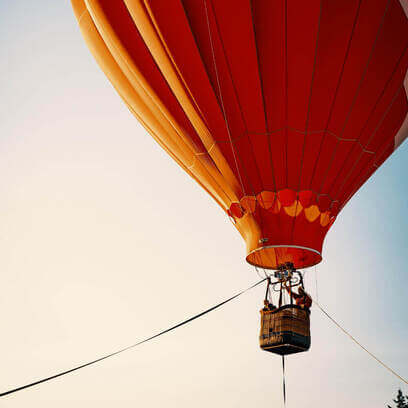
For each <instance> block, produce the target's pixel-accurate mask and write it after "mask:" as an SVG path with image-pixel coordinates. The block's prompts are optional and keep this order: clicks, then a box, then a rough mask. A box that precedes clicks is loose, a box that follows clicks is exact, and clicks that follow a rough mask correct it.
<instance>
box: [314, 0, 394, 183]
mask: <svg viewBox="0 0 408 408" xmlns="http://www.w3.org/2000/svg"><path fill="white" fill-rule="evenodd" d="M389 5H390V0H388V2H387V5H386V7H385V10H384V13H383V15H382V18H381V22H380V25H379V27H378V29H377V33H376V36H375V39H374V43H373V45H372V47H371V51H370V55H369V56H368V59H367V62H366V65H365V67H364V71H363V73H362V75H361V78H360V81H359V83H358V86H357V89H356V92H355V93H354V96H353V100H352V102H351V105H350V108H349V110H348V113H347V116H346V120H345V121H344V124H343V127H342V130H341V132H340V137H341V136H342V134H343V132H344V130H345V128H346V126H347V123H348V120H349V119H350V116H351V112H352V111H353V108H354V105H355V102H356V100H357V96H358V95H359V92H360V89H361V85H362V83H363V82H364V79H365V76H366V74H367V71H368V67H369V65H370V62H371V59H372V57H373V55H374V50H375V48H376V46H377V41H378V39H379V38H380V33H381V32H382V29H383V26H384V22H385V16H386V15H387V12H388V9H389ZM338 145H339V141H338V140H337V141H336V146H335V148H334V150H333V153H332V155H331V157H330V160H329V163H328V166H327V168H326V172H325V174H324V177H323V179H322V181H321V183H320V187H319V188H318V190H319V191H320V190H321V189H322V187H323V185H324V183H325V181H326V178H327V176H328V174H329V171H330V169H331V166H332V164H333V163H334V157H335V156H336V153H337V148H338Z"/></svg>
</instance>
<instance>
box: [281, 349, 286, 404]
mask: <svg viewBox="0 0 408 408" xmlns="http://www.w3.org/2000/svg"><path fill="white" fill-rule="evenodd" d="M282 387H283V406H284V407H285V408H286V381H285V355H282Z"/></svg>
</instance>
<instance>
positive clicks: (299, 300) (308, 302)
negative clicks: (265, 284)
mask: <svg viewBox="0 0 408 408" xmlns="http://www.w3.org/2000/svg"><path fill="white" fill-rule="evenodd" d="M285 288H286V290H287V291H288V293H289V294H290V295H292V296H293V298H294V299H295V302H296V305H297V306H300V307H301V308H302V309H306V310H309V309H310V307H311V306H312V298H311V297H310V295H308V294H307V293H306V292H305V290H304V289H303V287H302V286H299V289H298V293H294V292H292V289H291V288H290V286H287V285H285Z"/></svg>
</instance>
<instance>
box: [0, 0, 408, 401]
mask: <svg viewBox="0 0 408 408" xmlns="http://www.w3.org/2000/svg"><path fill="white" fill-rule="evenodd" d="M0 49H1V51H2V55H3V58H2V64H1V66H0V89H1V97H2V109H1V110H0V130H1V138H0V271H1V275H0V287H1V288H2V290H1V296H0V310H1V320H2V334H1V337H0V338H1V341H0V345H1V347H0V361H1V367H2V369H1V371H0V391H3V390H6V389H8V388H10V387H14V386H18V385H20V384H21V383H25V382H29V381H31V380H34V379H37V378H40V377H42V376H47V375H49V374H52V373H54V372H55V371H58V370H63V369H67V368H70V367H71V366H72V365H75V364H78V363H81V362H84V361H87V360H89V359H92V358H95V357H98V356H100V355H102V354H104V353H106V352H110V351H112V350H115V349H116V348H118V347H122V346H126V345H127V344H129V343H132V342H134V341H135V340H138V339H141V338H143V337H145V336H148V335H150V334H151V333H152V332H156V331H157V330H159V329H162V328H165V327H166V326H168V325H169V324H172V323H175V322H178V321H180V320H182V319H183V318H185V317H186V316H189V315H191V314H194V313H196V312H199V311H201V310H202V309H204V308H206V307H208V306H211V305H212V304H214V303H216V302H218V301H220V300H222V299H224V298H225V297H228V296H230V295H231V294H233V293H235V292H236V291H237V290H240V289H241V288H244V287H247V286H249V285H250V284H252V283H253V282H255V281H256V280H257V279H258V277H257V275H256V273H255V271H254V269H253V268H252V267H250V266H249V265H246V264H245V261H244V256H245V248H244V244H243V242H242V239H241V237H240V236H239V234H238V233H237V232H236V231H235V229H234V228H233V226H232V225H231V224H230V222H229V221H228V219H227V218H226V217H225V215H224V214H223V212H222V211H221V210H220V209H219V208H218V206H217V205H216V204H215V203H214V202H212V201H211V199H210V198H209V197H207V195H206V194H205V192H204V191H202V190H201V189H200V188H199V187H198V186H197V185H195V183H194V182H193V181H192V180H191V179H190V178H189V177H188V176H187V175H185V174H184V173H183V172H182V171H181V170H180V169H179V168H178V167H177V165H176V164H175V163H173V162H172V161H171V160H170V159H169V158H168V157H167V156H166V154H165V153H164V152H163V151H161V150H160V148H159V147H158V146H157V145H156V144H155V142H154V141H153V140H152V139H151V138H150V136H149V135H148V134H147V133H146V132H145V131H144V130H143V128H142V127H141V126H140V125H139V124H138V123H137V121H136V120H135V119H134V118H133V117H132V115H131V114H130V113H129V112H128V110H127V109H126V108H125V106H124V104H123V103H122V101H121V100H120V98H119V97H118V96H117V94H116V93H115V92H114V90H113V88H112V86H111V85H110V84H109V82H108V81H107V79H106V78H105V76H104V75H103V74H102V72H101V71H100V69H99V68H98V67H97V65H96V63H95V62H94V60H93V59H92V56H91V55H90V53H89V51H88V50H87V48H86V46H85V44H84V41H83V40H82V37H81V35H80V33H79V30H78V27H77V23H76V21H75V18H74V16H73V13H72V10H71V6H70V3H69V2H68V1H64V2H63V1H55V0H50V1H44V0H43V1H36V2H33V1H30V0H15V1H13V2H6V1H0ZM407 161H408V144H407V143H405V144H403V145H402V146H401V147H400V149H399V150H398V151H397V152H396V153H395V154H394V155H393V156H392V157H391V158H390V159H389V160H388V161H387V162H386V163H385V164H384V165H383V166H382V168H381V169H380V170H379V171H378V172H377V173H376V174H375V175H374V177H372V179H371V180H370V181H369V182H368V183H366V185H365V186H364V187H363V188H362V189H361V190H360V191H359V192H358V193H357V194H356V196H355V197H354V198H353V199H352V200H351V201H350V202H349V204H348V206H347V208H346V209H345V210H344V211H343V212H342V213H341V216H339V219H338V220H337V221H336V223H335V224H334V226H333V228H332V230H331V231H330V233H329V235H328V238H327V240H326V243H325V247H324V261H323V263H322V264H321V265H319V266H318V268H317V270H318V273H317V274H318V287H319V300H320V302H321V303H322V304H323V305H324V306H325V307H326V308H327V310H328V311H329V312H331V313H332V314H333V316H334V317H335V318H336V319H338V321H339V322H340V323H342V324H344V326H345V327H346V328H347V329H349V330H350V331H351V333H352V334H353V335H355V336H356V337H357V338H358V339H360V340H361V342H362V343H363V344H364V345H365V346H366V347H367V348H368V349H370V350H371V351H373V352H374V353H376V354H377V355H378V357H379V358H381V359H384V361H385V362H387V363H388V364H389V365H390V366H392V367H393V368H395V370H396V371H399V372H400V373H401V374H402V375H403V376H405V377H407V376H408V353H407V348H406V344H407V338H408V325H407V323H408V318H407V315H406V309H407V306H406V300H407V293H408V292H407V291H408V284H407V282H406V280H405V277H406V276H407V268H406V256H407V254H408V238H407V232H408V221H407V215H406V214H407V211H408V204H407V198H408V179H407V169H408V163H407ZM164 174H165V175H166V176H165V182H164V183H163V179H164V177H163V175H164ZM306 281H307V284H308V287H309V289H310V291H311V293H312V295H313V296H314V295H315V275H314V271H313V269H311V270H309V271H308V272H307V273H306ZM263 292H264V288H258V289H255V290H254V291H252V292H251V293H249V294H246V295H245V296H244V297H242V298H240V299H239V300H238V301H236V302H234V303H233V304H229V305H227V306H226V307H225V308H223V309H221V310H219V311H216V312H214V313H213V314H211V315H208V316H206V317H204V318H203V319H201V320H199V321H196V322H194V323H192V324H191V325H190V326H188V327H185V328H181V329H179V330H178V331H176V332H174V333H172V334H169V335H168V336H166V337H162V338H160V339H157V340H156V341H154V342H152V343H149V344H146V345H144V346H142V347H140V348H139V349H136V350H134V351H131V352H129V353H126V354H123V355H121V356H118V357H117V358H113V359H111V360H108V361H105V362H103V363H101V364H100V365H99V366H94V367H90V368H87V369H84V370H82V371H79V372H77V373H74V374H72V375H70V376H67V377H63V378H60V379H57V380H55V381H53V382H50V383H48V384H44V385H41V386H39V387H38V388H33V389H30V390H27V391H23V392H21V393H18V394H15V395H13V396H10V397H8V398H6V399H4V400H3V401H1V406H2V407H5V408H17V407H18V408H22V407H28V406H34V407H36V406H38V407H41V408H48V407H50V408H51V407H53V408H54V407H56V406H57V407H61V408H65V407H72V406H75V407H89V406H98V407H99V408H104V407H112V406H120V407H123V408H126V407H135V406H136V405H142V406H144V407H147V408H156V407H162V406H163V405H166V406H170V407H173V406H177V407H180V408H184V407H191V406H195V407H198V408H201V407H207V406H208V405H212V406H214V407H218V406H222V407H248V406H274V407H280V406H282V395H281V394H282V390H281V366H280V364H281V362H280V359H279V358H278V357H275V356H273V355H270V354H268V353H265V352H262V351H261V350H259V348H258V343H257V341H258V340H257V336H258V328H259V315H258V310H259V308H260V306H261V303H262V296H263ZM399 386H402V384H400V382H399V381H398V380H397V379H395V378H394V377H392V376H391V375H390V374H389V373H388V372H387V371H385V370H384V369H383V368H382V367H381V366H379V365H378V364H377V363H376V362H375V361H373V360H372V359H371V358H370V357H369V356H367V355H366V354H365V353H364V352H362V351H361V350H360V349H358V348H357V347H356V346H355V345H354V344H353V343H352V342H350V340H349V339H348V338H346V337H345V336H344V334H342V333H341V332H339V330H338V329H337V328H336V327H334V326H333V325H332V324H331V323H330V322H329V321H328V320H327V319H326V318H325V317H324V316H322V315H321V313H320V312H319V311H318V310H317V309H314V310H313V312H312V349H311V351H310V352H308V353H305V354H303V355H298V356H292V357H289V358H288V363H287V390H288V407H291V406H293V407H294V406H300V405H301V406H302V407H303V408H307V407H326V406H327V405H329V406H331V407H344V406H347V407H351V408H373V407H376V406H379V407H384V406H385V403H386V402H389V401H390V400H391V398H392V397H393V395H394V393H395V391H396V389H397V388H398V387H399ZM405 392H407V393H408V389H407V388H405ZM327 401H329V404H327Z"/></svg>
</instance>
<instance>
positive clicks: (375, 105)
mask: <svg viewBox="0 0 408 408" xmlns="http://www.w3.org/2000/svg"><path fill="white" fill-rule="evenodd" d="M407 49H408V45H407V46H406V47H405V48H404V51H403V52H402V54H401V55H400V57H399V58H398V60H397V63H396V64H395V67H394V69H393V71H392V73H391V75H390V77H389V78H388V79H387V81H386V83H385V85H384V88H383V89H382V91H381V93H380V95H379V96H378V98H377V100H376V102H375V104H374V105H373V107H372V109H371V111H370V114H369V115H368V118H367V120H366V122H365V123H364V126H363V128H362V129H361V131H360V134H359V136H358V138H357V140H356V143H358V144H359V146H360V147H361V149H362V152H361V153H360V156H359V158H358V159H357V160H356V162H355V163H354V166H353V168H352V169H351V171H352V170H353V169H354V167H355V165H356V164H357V163H358V162H359V161H360V158H361V157H362V155H363V154H364V153H373V152H370V151H369V150H367V149H366V147H367V146H368V145H369V144H370V142H371V140H372V138H373V137H374V135H375V134H376V132H377V130H378V126H380V124H381V123H382V121H383V119H384V118H381V119H380V124H379V125H378V126H377V127H376V128H375V130H374V132H373V133H372V134H371V136H370V137H369V139H368V140H367V143H366V146H365V147H363V146H362V144H361V142H360V139H361V136H362V134H363V132H364V130H365V129H366V127H367V125H368V123H369V121H370V118H371V116H372V114H373V113H374V111H375V109H376V107H377V105H378V104H379V103H380V101H381V98H382V97H383V96H384V94H385V91H386V90H387V88H388V86H389V84H390V83H391V81H392V79H393V77H394V75H395V73H396V72H397V70H398V67H399V64H400V62H401V60H402V58H403V57H404V55H405V53H406V51H407ZM400 91H401V89H400V88H399V89H398V91H397V94H398V93H399V92H400ZM394 97H395V96H394ZM393 103H394V98H393V99H392V102H391V105H392V104H393ZM391 105H390V106H391ZM387 109H388V108H387ZM355 146H356V145H354V147H355ZM354 147H353V148H352V149H351V150H350V153H349V154H348V155H347V157H346V159H345V160H344V162H343V165H342V166H341V168H340V169H339V172H338V173H337V175H336V177H335V179H334V180H333V182H332V185H331V186H330V188H329V189H328V192H329V193H330V192H331V190H332V188H333V186H334V184H335V182H336V181H337V179H338V178H339V176H340V174H341V172H342V170H343V168H344V166H345V165H346V162H347V160H348V159H349V158H350V156H351V153H352V152H353V151H354ZM374 153H375V152H374ZM349 174H350V173H349ZM347 177H348V176H347ZM345 180H346V179H345ZM345 180H344V181H343V184H342V185H341V186H340V190H339V191H341V189H342V188H343V185H344V183H345Z"/></svg>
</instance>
